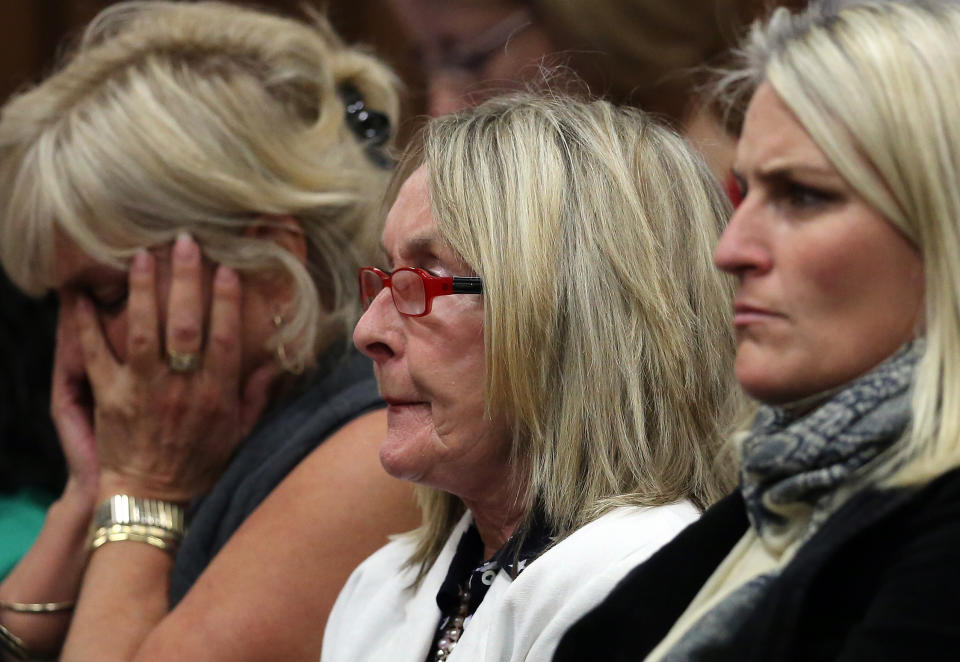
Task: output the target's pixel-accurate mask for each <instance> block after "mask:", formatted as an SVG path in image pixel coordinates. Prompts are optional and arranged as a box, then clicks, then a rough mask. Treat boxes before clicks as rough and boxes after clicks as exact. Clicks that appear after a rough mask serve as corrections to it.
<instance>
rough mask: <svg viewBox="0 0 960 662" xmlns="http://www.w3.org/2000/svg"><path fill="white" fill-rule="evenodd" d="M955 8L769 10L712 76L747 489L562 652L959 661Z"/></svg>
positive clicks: (638, 573)
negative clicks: (731, 192)
mask: <svg viewBox="0 0 960 662" xmlns="http://www.w3.org/2000/svg"><path fill="white" fill-rule="evenodd" d="M957 35H960V6H958V4H956V3H952V2H946V1H940V2H934V1H924V2H921V1H916V2H907V1H906V0H901V1H888V2H844V3H839V4H838V3H831V4H830V6H827V5H826V4H824V5H814V6H812V7H811V8H809V9H808V10H806V11H805V12H803V13H801V14H790V13H789V12H788V11H787V10H784V9H781V10H778V11H777V12H775V13H774V14H773V15H772V17H771V18H770V20H769V21H768V22H767V23H766V24H765V25H758V26H756V27H755V28H754V30H753V31H752V33H751V35H750V37H749V39H748V42H747V44H746V46H745V48H744V50H743V51H742V55H743V62H744V65H743V67H742V69H741V70H740V71H737V72H735V73H734V74H731V75H730V76H729V77H728V78H727V79H726V81H725V83H726V89H728V90H732V91H733V92H735V93H744V98H747V97H749V98H750V102H749V106H748V109H747V113H746V118H745V122H744V127H743V133H742V137H741V140H740V144H739V146H738V150H737V158H736V163H735V167H734V174H735V176H736V178H737V180H738V183H739V188H740V194H741V198H742V200H741V203H740V205H739V207H738V209H737V211H736V212H735V214H734V216H733V217H732V219H731V220H730V223H729V225H728V227H727V229H726V230H725V232H724V234H723V236H722V237H721V240H720V243H719V245H718V247H717V250H716V253H715V256H714V257H715V262H716V264H717V266H718V267H719V268H720V269H722V270H723V271H725V272H727V273H729V274H731V275H733V276H734V277H735V278H736V280H737V284H738V293H737V298H736V301H735V303H734V320H733V323H734V326H735V328H736V332H737V339H738V351H737V361H736V372H737V378H738V380H739V381H740V384H741V385H742V386H743V388H744V390H745V391H746V392H747V393H748V394H749V395H751V396H752V397H753V398H755V399H756V400H758V401H759V403H760V407H759V411H758V414H757V416H756V419H755V421H754V423H753V426H752V428H751V430H750V431H749V433H747V434H746V435H744V438H743V439H742V441H741V444H740V446H739V450H740V456H741V464H740V467H741V469H740V488H739V490H737V491H736V492H735V493H734V494H732V495H730V496H729V497H727V498H726V499H724V500H723V501H721V502H720V503H719V504H717V506H715V507H714V508H713V509H711V510H710V511H708V512H707V513H706V514H705V515H704V517H703V518H702V519H701V520H700V521H699V522H697V523H696V524H694V525H691V526H690V527H688V528H687V529H686V530H685V531H684V532H683V533H681V534H680V536H678V538H676V539H675V540H674V542H672V543H671V544H670V545H668V546H666V547H665V548H663V549H662V550H661V551H660V553H658V554H657V555H655V556H654V557H652V558H651V559H650V560H649V561H648V562H647V563H645V564H644V565H641V566H639V567H638V568H636V569H635V570H634V571H633V572H632V573H631V574H630V575H628V576H627V578H625V579H624V580H623V581H622V582H621V584H620V585H618V587H617V588H616V589H615V590H614V591H613V592H612V593H611V594H610V595H609V596H608V597H607V598H606V600H605V601H604V602H603V603H601V605H600V606H599V607H597V608H596V609H595V610H594V611H593V612H592V613H590V614H588V615H587V616H586V617H585V618H584V619H582V620H581V621H580V622H579V623H577V624H576V625H575V626H574V627H573V628H572V629H571V630H570V631H569V632H568V633H567V635H566V636H565V638H564V639H563V641H562V642H561V645H560V647H559V649H558V652H557V655H556V657H555V660H558V661H566V660H574V659H586V658H585V657H584V656H585V655H587V654H588V653H591V652H593V653H595V652H598V651H602V652H603V653H604V659H607V660H643V659H645V660H648V661H657V662H660V661H669V662H679V661H690V660H737V661H742V660H837V659H840V660H902V659H923V660H939V659H957V656H958V654H960V653H958V651H960V646H958V644H960V619H958V617H957V614H958V613H960V572H958V570H957V567H958V565H960V471H958V470H957V467H958V466H960V347H958V345H960V287H958V279H960V193H958V190H957V182H958V181H960V116H958V113H957V112H956V108H957V106H958V102H960V96H958V92H957V90H958V89H960V41H958V39H957Z"/></svg>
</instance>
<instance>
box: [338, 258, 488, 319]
mask: <svg viewBox="0 0 960 662" xmlns="http://www.w3.org/2000/svg"><path fill="white" fill-rule="evenodd" d="M365 271H370V272H372V273H374V274H376V275H377V277H378V278H380V282H381V283H382V284H383V287H382V288H381V289H389V290H390V298H391V299H392V300H393V307H394V308H396V309H397V312H398V313H400V314H401V315H403V316H404V317H423V316H424V315H429V314H430V311H431V310H432V309H433V299H434V297H442V296H445V295H447V294H483V279H481V278H479V277H477V276H434V275H433V274H432V273H430V272H429V271H427V270H426V269H420V268H419V267H399V268H398V269H394V270H393V271H392V272H391V273H387V272H386V271H383V270H382V269H378V268H376V267H360V269H359V271H358V272H357V280H358V281H359V284H360V305H361V306H363V310H364V311H366V310H367V308H369V307H370V305H369V304H367V305H366V306H364V305H363V301H364V294H363V273H364V272H365ZM398 271H412V272H413V273H415V274H417V275H418V276H419V277H420V280H421V282H423V312H422V313H417V314H413V313H405V312H403V311H402V310H400V307H399V306H398V305H397V300H396V299H394V298H393V293H394V290H393V274H395V273H397V272H398ZM377 294H379V292H377ZM374 298H376V295H374V296H373V297H371V298H370V303H373V299H374Z"/></svg>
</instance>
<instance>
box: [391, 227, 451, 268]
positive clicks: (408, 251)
mask: <svg viewBox="0 0 960 662" xmlns="http://www.w3.org/2000/svg"><path fill="white" fill-rule="evenodd" d="M437 243H439V239H438V238H437V236H436V234H434V233H432V232H428V233H424V234H420V235H414V236H413V237H411V238H410V239H406V240H404V242H403V244H402V245H401V246H400V249H401V253H402V254H403V255H409V256H410V257H412V258H418V257H424V256H427V255H434V256H437V255H436V253H437V251H436V250H435V249H436V246H437ZM380 249H381V250H382V251H383V254H384V255H385V256H386V257H387V262H388V263H389V265H390V266H393V260H392V258H391V255H390V251H388V250H387V247H386V246H385V245H384V243H383V241H382V240H381V242H380ZM437 257H438V258H439V256H437Z"/></svg>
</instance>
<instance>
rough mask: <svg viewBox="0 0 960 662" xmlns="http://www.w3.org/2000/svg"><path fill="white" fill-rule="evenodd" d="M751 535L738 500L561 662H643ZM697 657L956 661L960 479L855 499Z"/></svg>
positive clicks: (593, 626)
mask: <svg viewBox="0 0 960 662" xmlns="http://www.w3.org/2000/svg"><path fill="white" fill-rule="evenodd" d="M746 529H747V519H746V516H745V511H744V505H743V499H742V498H741V497H740V494H739V493H735V494H732V495H730V496H728V497H726V498H725V499H723V500H722V501H720V502H719V503H717V504H716V505H715V506H714V507H713V508H711V509H710V510H708V511H707V512H706V513H705V514H704V516H703V517H702V518H701V519H700V520H699V521H698V522H696V523H694V524H692V525H691V526H689V527H688V528H687V529H685V530H684V531H683V532H681V533H680V535H679V536H677V537H676V538H675V539H674V540H673V541H672V542H671V543H669V544H668V545H666V546H665V547H663V548H662V549H660V551H659V552H657V553H656V554H655V555H654V556H652V557H651V558H650V559H649V560H648V561H647V562H646V563H644V564H642V565H640V566H638V567H637V568H635V569H634V570H633V571H632V572H631V573H630V574H629V575H627V576H626V577H625V578H624V579H623V580H622V581H621V582H620V584H618V585H617V587H616V588H615V589H614V590H613V591H612V592H611V594H610V595H609V596H608V597H607V598H606V599H605V600H604V601H603V602H602V603H601V604H600V605H599V606H598V607H597V608H596V609H594V610H593V611H592V612H590V613H588V614H587V615H586V616H584V617H583V618H582V619H581V620H580V621H579V622H577V623H576V624H575V625H574V626H573V627H572V628H571V629H570V630H569V631H568V632H567V633H566V635H564V637H563V639H562V640H561V642H560V645H559V647H558V649H557V652H556V654H555V657H554V660H555V662H573V661H574V660H577V661H579V660H586V659H594V656H595V655H596V653H597V651H603V659H604V660H609V661H611V662H616V661H620V660H622V661H624V662H626V661H627V660H630V661H631V662H636V661H637V660H643V659H644V657H645V656H646V655H647V654H649V653H650V651H651V650H653V648H654V647H656V645H657V644H659V643H660V641H661V640H662V639H663V638H664V637H665V636H666V635H667V632H668V631H669V630H670V628H671V627H672V626H673V624H674V622H675V621H676V620H677V619H678V618H679V617H680V615H681V614H682V613H683V612H684V610H685V609H686V607H687V605H688V604H689V603H690V601H691V600H692V599H693V598H694V596H695V595H696V593H697V592H698V591H699V589H700V587H701V586H703V584H704V583H705V582H706V580H707V579H708V578H709V577H710V575H711V574H712V573H713V571H714V570H715V569H716V567H717V566H718V565H719V563H720V562H721V561H722V560H723V559H724V558H725V557H726V556H727V553H728V552H729V551H730V550H731V549H732V548H733V546H734V545H735V544H736V543H737V541H738V540H739V539H740V538H741V537H742V535H743V534H744V533H745V532H746ZM696 659H697V660H703V661H707V660H709V661H711V662H712V661H718V662H719V661H726V660H730V661H734V660H735V661H736V662H748V661H750V660H756V661H757V662H760V661H764V662H767V661H771V660H796V661H798V662H799V661H803V662H808V661H816V660H843V661H844V662H852V661H859V660H863V661H867V660H870V661H871V662H873V661H878V660H880V661H883V660H891V661H892V660H909V661H910V662H915V661H918V660H925V661H926V660H957V659H960V470H954V471H951V472H949V473H947V474H945V475H943V476H941V477H940V478H939V479H937V480H936V481H934V482H932V483H930V484H929V485H927V486H926V487H924V488H922V489H920V490H886V491H864V492H861V493H859V494H857V495H856V496H854V497H852V498H851V499H850V500H849V501H848V502H847V503H846V504H844V505H843V506H842V507H841V508H840V510H838V511H837V512H836V513H834V515H833V516H832V517H830V519H829V520H827V522H825V523H824V524H823V526H822V527H821V528H820V529H819V530H818V532H817V533H816V534H815V535H814V536H813V537H812V538H811V539H810V540H809V541H808V542H807V543H806V544H805V545H804V546H803V547H802V548H801V549H800V550H799V551H798V552H797V555H796V556H795V557H794V559H793V560H792V561H791V562H790V563H789V564H788V565H786V566H785V567H784V568H783V571H782V572H781V574H780V575H779V576H778V577H777V578H776V579H775V580H774V582H773V584H772V585H771V588H770V590H769V591H768V592H767V593H766V594H765V595H764V596H763V598H762V599H761V600H760V602H759V603H758V604H757V605H756V608H755V609H754V610H753V612H752V615H751V616H750V618H749V619H748V620H747V622H746V623H745V624H744V626H743V627H742V628H740V630H739V631H738V632H736V633H734V634H733V635H732V636H731V637H730V638H729V640H728V641H726V642H724V643H723V647H722V649H714V650H710V651H704V652H703V653H702V654H701V655H700V656H698V657H697V658H696Z"/></svg>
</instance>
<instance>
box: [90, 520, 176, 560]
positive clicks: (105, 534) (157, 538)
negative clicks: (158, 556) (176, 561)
mask: <svg viewBox="0 0 960 662" xmlns="http://www.w3.org/2000/svg"><path fill="white" fill-rule="evenodd" d="M128 540H129V541H132V542H143V543H147V544H148V545H151V546H152V547H156V548H157V549H162V550H163V551H165V552H170V553H171V554H173V553H175V552H176V551H177V543H179V539H177V538H175V537H173V536H171V534H170V531H168V530H166V529H161V528H159V527H156V526H146V525H143V524H114V525H112V526H101V527H100V528H99V529H97V530H96V531H95V532H94V533H93V536H92V540H91V541H90V549H92V550H93V549H98V548H100V547H102V546H103V545H105V544H107V543H108V542H123V541H128Z"/></svg>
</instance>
